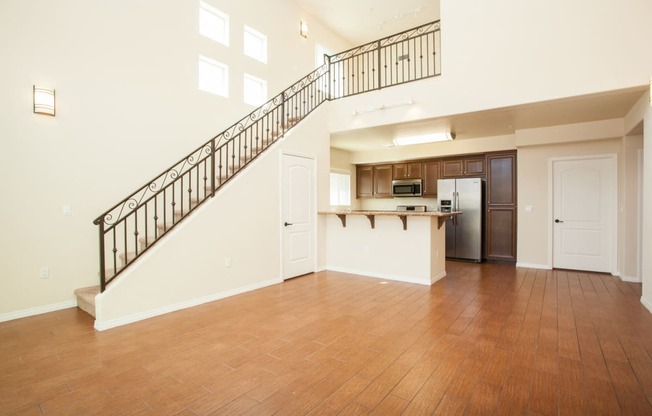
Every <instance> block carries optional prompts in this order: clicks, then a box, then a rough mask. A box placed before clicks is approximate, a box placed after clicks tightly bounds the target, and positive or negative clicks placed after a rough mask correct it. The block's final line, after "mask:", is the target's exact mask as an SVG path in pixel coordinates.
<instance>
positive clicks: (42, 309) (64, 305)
mask: <svg viewBox="0 0 652 416" xmlns="http://www.w3.org/2000/svg"><path fill="white" fill-rule="evenodd" d="M76 306H77V301H76V300H66V301H64V302H59V303H53V304H50V305H43V306H36V307H34V308H29V309H22V310H20V311H14V312H8V313H3V314H0V322H6V321H13V320H14V319H20V318H27V317H28V316H34V315H41V314H43V313H48V312H54V311H60V310H62V309H68V308H74V307H76Z"/></svg>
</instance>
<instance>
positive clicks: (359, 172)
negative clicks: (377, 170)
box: [355, 166, 374, 198]
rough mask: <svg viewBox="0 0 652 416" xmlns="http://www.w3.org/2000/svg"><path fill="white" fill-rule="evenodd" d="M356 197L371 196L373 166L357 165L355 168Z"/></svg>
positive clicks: (372, 194) (372, 192) (372, 190)
mask: <svg viewBox="0 0 652 416" xmlns="http://www.w3.org/2000/svg"><path fill="white" fill-rule="evenodd" d="M356 178H357V179H356V192H355V193H356V197H357V198H372V197H373V196H374V168H373V166H358V167H357V168H356Z"/></svg>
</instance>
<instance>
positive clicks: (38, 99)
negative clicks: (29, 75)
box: [33, 85, 55, 116]
mask: <svg viewBox="0 0 652 416" xmlns="http://www.w3.org/2000/svg"><path fill="white" fill-rule="evenodd" d="M33 94H34V113H35V114H47V115H49V116H54V112H55V105H54V90H52V89H49V88H42V87H37V86H36V85H34V92H33Z"/></svg>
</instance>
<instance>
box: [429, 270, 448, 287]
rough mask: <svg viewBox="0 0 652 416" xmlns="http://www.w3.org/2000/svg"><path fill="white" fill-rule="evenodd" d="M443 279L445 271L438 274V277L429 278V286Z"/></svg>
mask: <svg viewBox="0 0 652 416" xmlns="http://www.w3.org/2000/svg"><path fill="white" fill-rule="evenodd" d="M444 277H446V270H444V271H443V272H441V273H439V274H438V275H435V276H433V277H431V278H430V284H431V285H434V284H435V283H437V282H438V281H440V280H441V279H443V278H444Z"/></svg>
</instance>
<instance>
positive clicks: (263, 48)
mask: <svg viewBox="0 0 652 416" xmlns="http://www.w3.org/2000/svg"><path fill="white" fill-rule="evenodd" d="M244 54H245V55H247V56H248V57H250V58H254V59H255V60H257V61H260V62H262V63H265V64H266V63H267V36H265V35H263V34H262V33H260V32H258V31H256V30H254V29H252V28H250V27H249V26H245V27H244Z"/></svg>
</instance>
